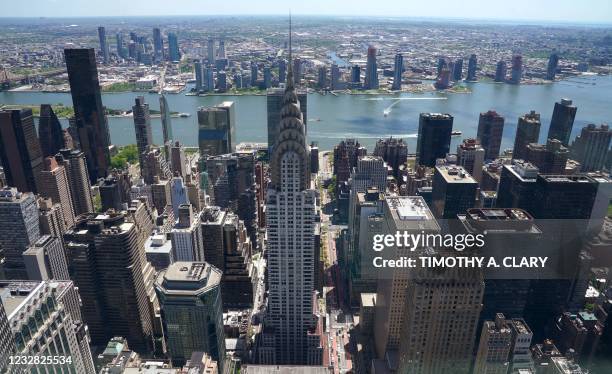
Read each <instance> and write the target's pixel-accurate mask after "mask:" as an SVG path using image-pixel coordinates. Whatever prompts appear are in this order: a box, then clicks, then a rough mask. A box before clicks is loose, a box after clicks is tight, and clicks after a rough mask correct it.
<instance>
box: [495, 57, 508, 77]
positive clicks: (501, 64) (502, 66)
mask: <svg viewBox="0 0 612 374" xmlns="http://www.w3.org/2000/svg"><path fill="white" fill-rule="evenodd" d="M507 70H508V67H507V66H506V61H504V60H500V61H498V62H497V66H496V68H495V82H504V81H505V80H506V72H507Z"/></svg>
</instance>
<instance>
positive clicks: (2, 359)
mask: <svg viewBox="0 0 612 374" xmlns="http://www.w3.org/2000/svg"><path fill="white" fill-rule="evenodd" d="M5 310H6V307H5V306H4V305H3V303H2V298H1V297H0V352H4V353H5V354H3V355H0V371H1V372H3V373H4V372H7V371H8V367H9V357H10V355H11V354H13V353H14V352H15V339H14V338H13V334H12V331H11V326H10V325H9V320H8V318H7V316H6V311H5Z"/></svg>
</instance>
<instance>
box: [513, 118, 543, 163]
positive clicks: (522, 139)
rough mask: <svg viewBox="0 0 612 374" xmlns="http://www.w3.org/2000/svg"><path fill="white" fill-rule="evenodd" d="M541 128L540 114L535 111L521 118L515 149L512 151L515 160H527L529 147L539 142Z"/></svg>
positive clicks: (517, 128)
mask: <svg viewBox="0 0 612 374" xmlns="http://www.w3.org/2000/svg"><path fill="white" fill-rule="evenodd" d="M541 126H542V123H541V122H540V113H536V112H535V111H533V110H532V111H531V112H529V113H527V114H525V115H522V116H520V117H519V119H518V125H517V127H516V137H515V138H514V149H513V151H512V159H513V160H517V159H520V160H524V159H525V157H526V156H527V145H528V144H529V143H537V142H538V138H539V137H540V127H541Z"/></svg>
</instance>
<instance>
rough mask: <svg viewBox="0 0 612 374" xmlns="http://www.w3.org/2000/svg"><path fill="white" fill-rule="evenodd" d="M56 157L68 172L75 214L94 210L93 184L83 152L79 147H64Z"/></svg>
mask: <svg viewBox="0 0 612 374" xmlns="http://www.w3.org/2000/svg"><path fill="white" fill-rule="evenodd" d="M55 159H56V161H57V163H58V164H60V165H63V166H64V168H65V169H66V173H67V174H68V183H69V185H70V193H71V195H72V202H73V204H74V214H75V216H79V215H81V214H83V213H91V212H93V210H94V206H93V200H92V197H91V184H90V183H89V174H88V173H87V163H86V162H85V155H84V154H83V152H81V151H80V150H78V149H62V150H60V153H59V154H58V155H56V156H55Z"/></svg>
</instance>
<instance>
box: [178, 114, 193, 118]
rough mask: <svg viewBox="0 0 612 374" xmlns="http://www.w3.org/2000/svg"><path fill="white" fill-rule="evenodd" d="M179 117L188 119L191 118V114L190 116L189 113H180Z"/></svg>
mask: <svg viewBox="0 0 612 374" xmlns="http://www.w3.org/2000/svg"><path fill="white" fill-rule="evenodd" d="M179 117H181V118H187V117H191V114H189V113H179Z"/></svg>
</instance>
